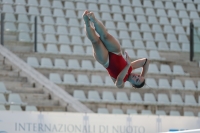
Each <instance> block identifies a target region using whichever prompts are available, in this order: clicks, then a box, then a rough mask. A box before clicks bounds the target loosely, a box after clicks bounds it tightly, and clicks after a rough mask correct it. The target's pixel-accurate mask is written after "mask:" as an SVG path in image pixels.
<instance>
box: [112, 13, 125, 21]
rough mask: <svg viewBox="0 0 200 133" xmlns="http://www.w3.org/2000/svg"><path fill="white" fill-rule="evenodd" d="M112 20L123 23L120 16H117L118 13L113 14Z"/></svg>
mask: <svg viewBox="0 0 200 133" xmlns="http://www.w3.org/2000/svg"><path fill="white" fill-rule="evenodd" d="M113 20H115V21H124V19H123V17H122V15H121V14H118V13H114V16H113Z"/></svg>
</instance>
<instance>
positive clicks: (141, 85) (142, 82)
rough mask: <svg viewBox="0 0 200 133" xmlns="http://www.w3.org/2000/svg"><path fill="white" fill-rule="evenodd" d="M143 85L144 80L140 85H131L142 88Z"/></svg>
mask: <svg viewBox="0 0 200 133" xmlns="http://www.w3.org/2000/svg"><path fill="white" fill-rule="evenodd" d="M144 85H145V80H144V81H143V82H142V83H141V84H140V85H132V86H133V87H135V88H142V87H143V86H144Z"/></svg>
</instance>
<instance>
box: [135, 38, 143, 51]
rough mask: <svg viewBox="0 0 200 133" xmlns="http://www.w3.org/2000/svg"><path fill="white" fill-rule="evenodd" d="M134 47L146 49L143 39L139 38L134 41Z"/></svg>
mask: <svg viewBox="0 0 200 133" xmlns="http://www.w3.org/2000/svg"><path fill="white" fill-rule="evenodd" d="M134 47H135V48H138V49H140V48H141V49H145V46H144V43H143V41H137V40H135V41H134Z"/></svg>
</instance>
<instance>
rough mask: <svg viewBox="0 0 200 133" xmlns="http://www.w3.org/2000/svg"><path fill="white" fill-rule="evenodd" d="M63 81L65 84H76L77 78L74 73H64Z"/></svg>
mask: <svg viewBox="0 0 200 133" xmlns="http://www.w3.org/2000/svg"><path fill="white" fill-rule="evenodd" d="M63 83H64V84H70V85H75V84H76V80H75V77H74V75H73V74H64V76H63Z"/></svg>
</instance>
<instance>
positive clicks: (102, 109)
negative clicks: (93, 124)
mask: <svg viewBox="0 0 200 133" xmlns="http://www.w3.org/2000/svg"><path fill="white" fill-rule="evenodd" d="M97 113H99V114H109V112H108V109H107V108H98V110H97Z"/></svg>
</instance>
